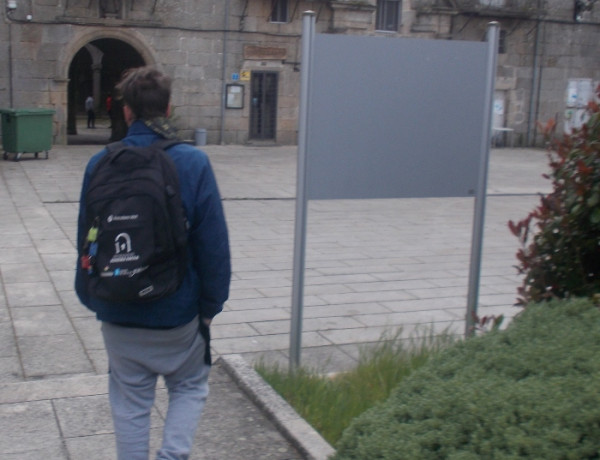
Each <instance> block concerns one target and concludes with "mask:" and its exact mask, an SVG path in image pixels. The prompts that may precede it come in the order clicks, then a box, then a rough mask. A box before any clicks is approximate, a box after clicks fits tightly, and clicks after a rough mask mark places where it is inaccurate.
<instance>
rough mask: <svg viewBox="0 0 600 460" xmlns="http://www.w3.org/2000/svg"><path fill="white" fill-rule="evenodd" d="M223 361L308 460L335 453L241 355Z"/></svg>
mask: <svg viewBox="0 0 600 460" xmlns="http://www.w3.org/2000/svg"><path fill="white" fill-rule="evenodd" d="M219 359H220V360H221V361H222V362H223V367H224V368H225V370H226V371H227V373H228V374H229V375H230V376H231V377H232V378H233V380H234V381H235V382H236V383H237V385H238V386H239V388H240V389H241V390H242V391H244V393H246V394H247V395H248V397H249V398H250V399H251V400H252V402H254V404H256V405H257V406H258V408H259V409H260V410H261V411H262V412H263V413H264V414H265V415H266V416H267V417H268V418H269V419H270V420H271V421H272V422H273V423H274V424H275V426H276V427H277V429H278V430H279V431H280V432H281V433H282V434H283V435H284V436H285V437H286V439H287V440H288V441H290V442H291V443H292V444H293V445H294V447H295V448H296V449H298V450H299V451H300V453H301V454H302V455H304V456H305V457H306V459H307V460H326V459H327V458H329V457H330V456H331V455H333V454H334V453H335V450H334V449H333V447H331V445H329V443H327V441H325V439H323V437H321V435H320V434H319V433H317V432H316V431H315V429H314V428H313V427H312V426H310V425H309V424H308V423H307V422H306V421H305V420H304V419H303V418H302V417H300V415H299V414H298V413H297V412H296V411H295V410H294V409H293V408H292V407H291V406H290V405H289V404H288V403H287V402H286V401H285V400H284V399H283V398H282V397H281V396H280V395H279V394H277V393H276V392H275V390H273V388H271V386H270V385H269V384H267V383H266V382H265V381H264V380H263V379H262V378H261V377H260V375H258V373H257V372H256V371H255V370H254V369H253V368H252V367H251V366H250V365H249V364H248V363H247V362H246V361H245V360H244V358H243V357H242V356H241V355H237V354H233V355H221V356H220V357H219Z"/></svg>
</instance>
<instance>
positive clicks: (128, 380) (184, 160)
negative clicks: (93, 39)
mask: <svg viewBox="0 0 600 460" xmlns="http://www.w3.org/2000/svg"><path fill="white" fill-rule="evenodd" d="M116 89H117V91H118V94H119V97H116V98H115V100H114V101H113V107H112V108H113V109H114V110H116V108H117V104H116V102H118V103H119V104H118V105H119V106H120V104H121V102H122V103H123V113H124V117H125V121H126V122H127V125H129V131H128V132H127V136H126V137H125V138H124V139H123V141H122V142H123V144H125V145H128V146H140V147H145V146H149V145H150V144H153V143H154V142H157V141H160V140H164V139H173V140H174V141H175V145H172V146H171V147H169V148H167V155H169V156H170V157H171V158H172V160H173V163H174V166H175V169H176V170H177V175H178V177H179V189H180V192H181V193H180V195H181V200H182V203H183V210H184V211H185V215H186V218H187V224H188V225H187V248H186V252H187V263H186V267H187V268H184V271H185V274H184V277H183V280H182V281H181V284H180V285H179V287H178V288H176V290H175V291H174V292H172V293H171V294H166V296H163V297H159V298H157V299H155V300H148V301H145V302H143V303H140V302H134V301H112V300H103V299H102V298H100V297H99V296H98V297H97V296H94V295H93V294H92V293H93V292H97V291H94V289H93V286H92V284H91V283H92V281H96V282H100V281H98V280H99V279H102V278H103V277H104V278H106V277H115V276H116V277H118V276H119V274H117V273H116V270H115V271H113V272H111V273H112V274H108V271H107V270H110V269H109V267H108V266H105V267H96V266H95V263H94V262H93V261H92V257H91V256H92V255H94V254H100V253H101V252H106V251H108V254H109V255H110V254H112V252H114V254H113V256H112V257H113V259H115V260H116V259H119V260H121V259H123V258H124V257H127V258H128V259H127V260H132V261H135V260H137V259H136V257H137V254H138V253H137V252H136V251H139V249H138V248H140V247H142V246H144V245H147V244H148V243H151V242H148V241H140V239H139V238H138V236H139V232H138V230H137V229H138V227H139V226H137V227H136V225H135V221H136V220H137V219H141V220H143V218H146V217H147V215H148V214H149V213H148V212H147V209H146V207H145V205H144V203H143V202H142V203H140V205H139V207H140V210H141V212H139V213H134V214H131V215H129V214H126V215H112V214H111V215H110V216H108V217H106V216H102V214H101V213H102V210H101V208H102V207H100V208H94V207H93V206H92V204H91V203H96V201H93V200H90V203H86V196H88V195H87V192H88V190H89V189H92V190H98V187H95V188H94V186H93V185H94V182H93V177H94V171H95V170H96V168H98V169H100V170H101V169H102V168H101V166H103V165H104V164H106V163H105V162H103V161H102V160H103V159H105V156H106V155H107V149H104V150H102V151H101V152H99V153H98V154H96V155H95V156H93V157H92V158H91V159H90V161H89V163H88V165H87V168H86V171H85V175H84V179H83V185H82V190H81V201H80V206H79V219H78V231H77V239H78V248H79V257H78V264H77V271H76V278H75V290H76V292H77V295H78V297H79V299H80V300H81V302H82V303H83V304H84V305H85V306H87V307H88V308H89V309H90V310H92V311H94V312H95V313H96V317H97V318H98V320H100V321H102V334H103V338H104V345H105V347H106V352H107V354H108V364H109V400H110V404H111V410H112V417H113V423H114V428H115V437H116V444H117V454H118V459H119V460H148V459H149V440H150V427H151V420H150V414H151V411H152V406H153V404H154V398H155V389H156V382H157V378H158V376H159V375H162V376H163V377H164V381H165V384H166V387H167V390H168V393H169V407H168V411H167V413H166V419H165V424H164V428H163V440H162V445H161V447H160V450H159V451H158V452H157V454H156V459H161V460H166V459H169V460H185V459H188V458H189V455H190V450H191V447H192V444H193V440H194V434H195V431H196V427H197V424H198V422H199V420H200V416H201V413H202V410H203V408H204V404H205V401H206V397H207V395H208V374H209V371H210V345H209V343H210V342H209V336H210V334H209V329H208V328H209V325H210V323H211V321H212V318H213V317H214V316H215V315H216V314H217V313H219V312H220V311H221V310H222V308H223V304H224V302H225V300H226V299H227V297H228V295H229V282H230V277H231V265H230V254H229V240H228V236H227V227H226V223H225V216H224V213H223V208H222V204H221V198H220V195H219V191H218V188H217V183H216V180H215V177H214V174H213V171H212V168H211V165H210V162H209V159H208V157H207V155H206V154H205V153H204V152H202V151H200V150H198V149H196V148H195V147H193V146H191V145H189V144H186V143H183V142H182V143H177V142H176V134H175V133H176V132H175V129H174V128H173V127H172V126H171V125H170V122H169V120H168V118H167V117H168V115H169V112H170V103H169V100H170V96H171V80H170V79H169V78H168V77H167V76H165V75H163V74H162V73H160V72H159V71H158V70H156V69H153V68H151V67H141V68H138V69H133V70H131V71H129V72H128V73H127V74H125V76H124V78H123V80H122V81H121V82H120V83H119V85H118V86H117V88H116ZM121 97H122V99H121ZM115 119H116V114H115ZM120 152H122V151H119V153H120ZM142 152H143V153H148V152H146V151H142ZM113 153H114V152H113ZM108 154H112V153H108ZM113 158H115V159H116V157H113ZM128 164H129V165H131V164H135V163H132V162H129V163H128ZM134 175H135V174H134ZM90 184H92V187H90ZM98 193H99V192H98ZM173 195H174V193H173V192H172V191H171V195H170V196H173ZM110 196H111V197H112V198H114V195H112V194H111V195H110ZM112 198H111V199H112ZM136 202H137V201H136ZM88 205H89V206H90V207H89V208H88ZM123 206H125V205H123ZM146 206H152V207H155V206H156V204H155V202H154V201H150V200H149V199H147V200H146ZM88 209H92V210H94V209H97V212H98V213H99V215H96V216H94V218H92V216H88V215H87V214H88V213H89V212H87V210H88ZM125 209H127V208H126V206H125ZM90 212H94V211H90ZM123 212H126V211H123ZM92 215H93V214H92ZM90 222H92V223H91V224H90ZM131 222H133V226H132V224H131ZM141 224H142V225H152V222H147V221H146V220H143V222H141ZM90 225H91V226H90ZM111 225H112V227H111ZM115 226H116V228H117V229H118V231H119V232H121V233H120V234H119V235H117V238H115V240H114V241H115V245H113V244H108V245H104V246H103V247H102V248H98V247H99V245H100V244H103V243H100V240H101V237H100V235H101V234H102V232H103V229H110V230H114V229H115ZM182 227H186V226H185V225H182ZM130 228H131V229H132V230H130ZM184 231H185V230H184ZM128 232H129V233H128ZM105 233H106V234H108V233H109V232H108V230H107V231H106V232H105ZM130 233H131V234H130ZM164 233H168V232H166V231H165V232H164ZM86 241H87V243H88V245H86ZM103 241H104V242H106V240H103ZM90 242H91V245H92V246H93V245H94V244H96V247H95V248H94V252H93V253H92V248H91V246H89V243H90ZM111 243H112V242H111ZM86 247H87V248H88V249H87V250H86ZM113 247H114V249H110V248H113ZM96 251H97V252H96ZM111 251H112V252H111ZM144 260H146V259H144ZM107 263H108V264H112V263H113V261H112V259H111V261H110V262H107ZM147 268H148V267H147V266H146V267H140V268H139V272H140V273H143V272H144V271H145V270H146V269H147ZM136 270H137V268H136ZM132 271H133V270H132ZM148 271H150V272H151V271H152V270H148ZM167 273H171V271H167ZM132 276H134V275H132ZM163 278H164V276H163ZM169 279H171V278H169ZM159 281H162V280H159ZM124 283H125V282H124ZM150 287H152V288H153V285H150ZM148 292H151V291H148ZM140 293H141V291H140ZM111 295H112V291H111ZM105 455H107V456H108V457H110V455H109V454H105ZM152 458H154V457H152Z"/></svg>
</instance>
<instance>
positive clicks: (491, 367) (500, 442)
mask: <svg viewBox="0 0 600 460" xmlns="http://www.w3.org/2000/svg"><path fill="white" fill-rule="evenodd" d="M599 382H600V311H599V310H598V308H597V307H595V306H594V305H593V304H592V302H591V301H589V300H582V299H576V300H572V301H568V302H567V301H562V302H558V301H551V302H549V303H546V304H544V305H539V304H537V305H534V304H532V305H530V306H529V307H528V308H527V309H526V310H525V311H523V312H522V313H521V314H520V315H519V316H518V317H517V318H516V319H515V320H514V321H513V323H512V324H511V325H510V326H509V327H508V328H507V329H506V330H504V331H496V332H490V333H488V334H486V335H484V336H481V337H475V338H472V339H468V340H466V341H464V342H461V343H459V344H457V345H455V346H453V347H451V348H450V349H448V350H446V351H444V352H442V353H440V354H439V355H437V356H435V357H433V358H432V359H431V360H430V361H429V362H428V363H427V364H425V366H423V367H422V368H421V369H419V370H417V371H415V372H414V373H413V374H412V375H411V376H409V377H408V378H407V379H405V380H404V381H403V382H402V383H401V384H400V385H399V386H398V387H397V388H396V389H395V390H394V392H393V393H392V395H391V396H390V398H389V399H388V400H387V401H386V402H384V403H381V404H379V405H377V406H376V407H374V408H372V409H370V410H368V411H366V412H365V413H364V414H363V415H361V416H360V417H358V418H356V419H355V421H354V422H353V423H352V424H351V426H350V427H349V428H348V429H347V430H346V431H345V432H344V434H343V436H342V438H341V440H340V442H339V443H338V446H337V447H338V451H337V454H336V455H335V456H334V457H333V459H335V460H351V459H354V460H376V459H385V460H400V459H408V460H421V459H423V460H436V459H448V460H475V459H486V460H487V459H489V460H496V459H517V458H536V459H544V460H554V459H556V460H558V459H574V460H575V459H577V460H582V459H598V458H600V409H599V408H600V388H599Z"/></svg>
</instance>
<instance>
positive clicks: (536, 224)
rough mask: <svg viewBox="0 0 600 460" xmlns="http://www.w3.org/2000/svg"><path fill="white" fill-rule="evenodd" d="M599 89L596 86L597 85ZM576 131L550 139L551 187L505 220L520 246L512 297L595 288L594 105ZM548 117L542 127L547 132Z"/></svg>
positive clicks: (598, 242)
mask: <svg viewBox="0 0 600 460" xmlns="http://www.w3.org/2000/svg"><path fill="white" fill-rule="evenodd" d="M598 91H599V94H600V87H599V88H598ZM588 113H589V116H590V118H589V120H588V121H587V122H586V123H585V124H584V125H583V127H582V128H581V129H579V130H574V131H573V132H572V133H571V134H568V135H564V136H563V137H562V138H561V139H558V140H554V141H553V142H551V143H550V146H551V152H550V168H551V172H550V174H549V175H548V176H547V177H548V178H549V179H551V180H552V185H553V191H552V193H550V194H549V195H547V196H543V197H542V198H541V202H540V205H539V206H538V207H537V208H535V209H534V210H533V211H532V212H531V213H530V214H529V215H528V216H527V217H526V218H525V219H523V220H521V221H519V222H513V221H510V222H509V227H510V229H511V231H512V232H513V234H514V235H515V236H517V237H518V238H519V240H520V241H521V244H522V247H521V249H520V250H519V251H518V253H517V259H518V266H517V268H518V270H519V273H520V274H522V275H524V280H523V284H522V286H521V287H520V288H519V298H518V302H517V303H519V304H521V305H526V304H527V303H529V302H539V301H541V300H549V299H552V298H569V297H579V296H594V295H597V294H598V293H599V292H600V108H599V106H598V104H597V103H596V102H591V103H590V104H589V105H588ZM555 127H556V126H555V123H554V121H553V120H552V121H550V122H549V123H548V124H546V126H545V127H544V131H545V133H546V134H547V135H548V136H550V134H551V133H552V132H553V131H554V129H555Z"/></svg>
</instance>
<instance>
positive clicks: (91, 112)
mask: <svg viewBox="0 0 600 460" xmlns="http://www.w3.org/2000/svg"><path fill="white" fill-rule="evenodd" d="M85 111H86V112H87V127H88V128H95V127H96V112H95V109H94V98H93V97H92V96H88V97H87V99H86V100H85Z"/></svg>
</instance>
